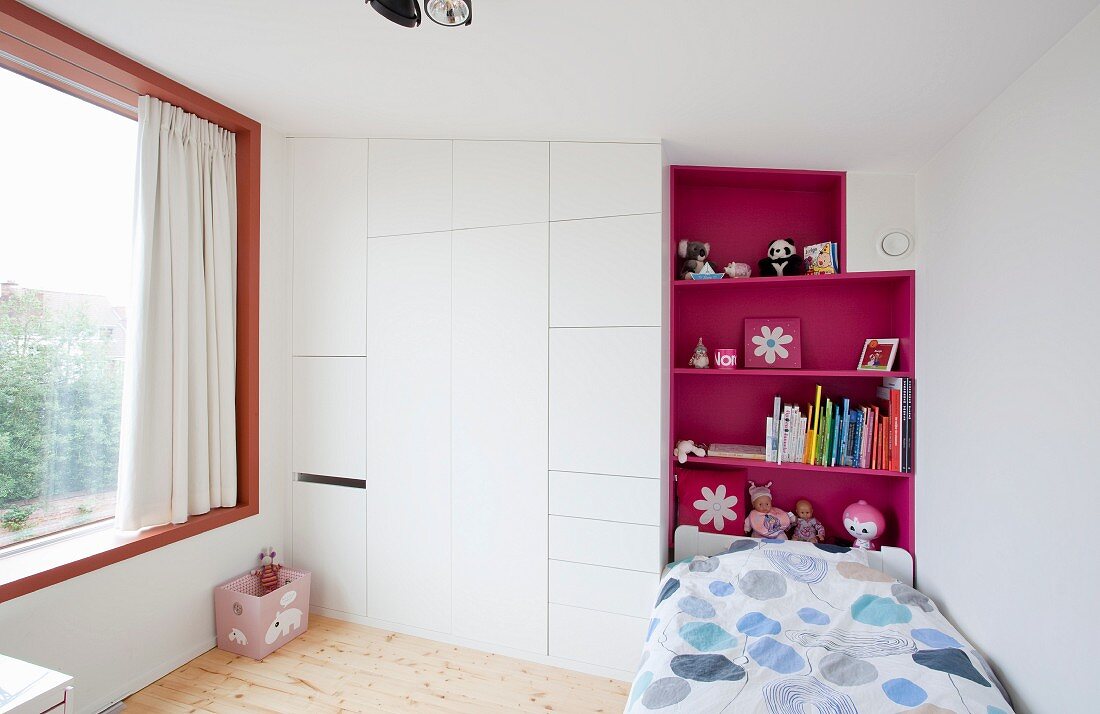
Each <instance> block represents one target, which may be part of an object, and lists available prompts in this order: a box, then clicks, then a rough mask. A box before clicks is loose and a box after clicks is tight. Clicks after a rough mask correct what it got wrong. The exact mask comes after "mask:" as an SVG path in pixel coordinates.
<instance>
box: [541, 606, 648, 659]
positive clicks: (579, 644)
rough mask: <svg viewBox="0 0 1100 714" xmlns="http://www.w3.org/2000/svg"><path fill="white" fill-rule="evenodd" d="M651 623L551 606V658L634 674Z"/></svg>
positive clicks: (621, 616) (638, 619) (592, 611)
mask: <svg viewBox="0 0 1100 714" xmlns="http://www.w3.org/2000/svg"><path fill="white" fill-rule="evenodd" d="M648 622H649V621H648V620H646V619H645V618H643V617H628V616H626V615H616V614H614V613H610V612H597V611H595V610H584V609H582V608H579V607H569V606H568V605H551V606H550V656H552V657H562V658H564V659H571V660H576V661H578V662H587V663H589V664H596V665H600V666H603V667H610V668H612V669H618V670H622V671H623V672H628V673H633V672H634V670H635V669H636V668H637V667H638V662H639V660H641V657H642V644H643V643H644V642H645V634H646V627H647V626H648Z"/></svg>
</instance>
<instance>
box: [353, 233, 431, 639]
mask: <svg viewBox="0 0 1100 714" xmlns="http://www.w3.org/2000/svg"><path fill="white" fill-rule="evenodd" d="M411 263H415V269H412V268H410V264H411ZM367 352H368V354H369V355H370V359H369V360H368V361H367V395H368V400H367V429H366V434H367V473H368V475H369V477H370V497H369V498H368V499H367V504H368V506H367V510H368V519H367V528H368V539H367V544H368V545H367V551H368V552H367V556H368V562H369V563H370V578H369V579H368V597H367V603H368V614H369V616H370V617H372V618H377V619H379V620H387V621H391V622H396V623H404V624H407V625H412V626H415V627H422V628H425V629H429V630H438V631H442V632H448V631H450V627H451V234H450V233H449V232H444V233H429V234H423V235H402V236H395V237H387V238H371V239H370V240H369V241H368V242H367Z"/></svg>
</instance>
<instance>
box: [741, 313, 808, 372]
mask: <svg viewBox="0 0 1100 714" xmlns="http://www.w3.org/2000/svg"><path fill="white" fill-rule="evenodd" d="M743 361H744V365H745V367H750V368H751V367H755V368H757V369H800V368H801V367H802V320H801V319H799V318H797V317H746V318H745V352H744V357H743Z"/></svg>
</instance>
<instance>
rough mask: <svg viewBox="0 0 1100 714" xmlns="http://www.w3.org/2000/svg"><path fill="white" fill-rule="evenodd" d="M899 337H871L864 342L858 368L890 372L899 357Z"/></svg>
mask: <svg viewBox="0 0 1100 714" xmlns="http://www.w3.org/2000/svg"><path fill="white" fill-rule="evenodd" d="M898 342H899V340H898V338H896V337H889V338H878V339H870V340H867V341H865V342H864V343H863V351H862V352H861V353H860V355H859V364H858V365H856V369H857V370H860V371H870V372H889V371H890V370H892V369H893V368H894V361H895V360H896V359H897V357H898Z"/></svg>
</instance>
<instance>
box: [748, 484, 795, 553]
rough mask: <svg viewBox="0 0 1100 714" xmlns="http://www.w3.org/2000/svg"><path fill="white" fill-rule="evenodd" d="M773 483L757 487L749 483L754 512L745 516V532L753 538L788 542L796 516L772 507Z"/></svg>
mask: <svg viewBox="0 0 1100 714" xmlns="http://www.w3.org/2000/svg"><path fill="white" fill-rule="evenodd" d="M771 485H772V482H771V481H768V483H766V484H764V485H763V486H757V485H756V484H755V483H753V482H752V481H749V501H750V502H751V503H752V510H751V511H749V513H748V515H746V516H745V532H746V533H748V534H750V535H751V536H752V537H753V538H774V539H777V540H787V531H788V530H790V528H791V522H792V521H793V520H794V515H793V514H791V513H784V512H783V511H781V510H779V509H778V508H774V507H773V506H772V492H771Z"/></svg>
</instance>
